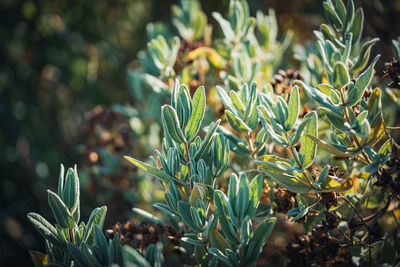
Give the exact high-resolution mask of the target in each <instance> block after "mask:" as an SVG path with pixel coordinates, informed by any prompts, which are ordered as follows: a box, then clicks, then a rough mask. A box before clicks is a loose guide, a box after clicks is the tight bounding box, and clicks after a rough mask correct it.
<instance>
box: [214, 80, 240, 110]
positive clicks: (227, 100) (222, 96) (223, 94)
mask: <svg viewBox="0 0 400 267" xmlns="http://www.w3.org/2000/svg"><path fill="white" fill-rule="evenodd" d="M216 89H217V93H218V95H219V98H220V99H221V101H222V104H224V106H225V108H227V109H228V110H229V111H231V112H233V113H235V112H237V111H236V109H235V108H234V106H233V104H232V101H231V99H230V97H229V96H228V94H227V93H226V92H225V90H224V89H223V88H222V87H220V86H218V85H217V86H216Z"/></svg>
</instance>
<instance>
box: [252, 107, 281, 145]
mask: <svg viewBox="0 0 400 267" xmlns="http://www.w3.org/2000/svg"><path fill="white" fill-rule="evenodd" d="M257 112H258V116H259V117H260V120H261V123H262V125H263V127H264V129H265V132H266V133H267V134H268V136H269V137H270V138H271V139H272V141H274V142H275V143H277V144H278V145H281V146H286V140H285V139H284V137H283V136H282V134H280V133H278V132H276V131H275V129H274V128H273V127H272V126H271V124H270V118H269V114H268V111H267V109H266V108H265V107H264V106H261V105H259V106H257Z"/></svg>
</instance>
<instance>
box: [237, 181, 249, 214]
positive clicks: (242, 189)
mask: <svg viewBox="0 0 400 267" xmlns="http://www.w3.org/2000/svg"><path fill="white" fill-rule="evenodd" d="M249 201H250V189H249V182H248V181H247V177H246V175H244V174H241V175H240V178H239V189H238V194H237V197H236V203H235V210H236V214H237V216H238V217H239V218H241V219H243V218H244V217H245V216H246V211H247V208H248V206H249Z"/></svg>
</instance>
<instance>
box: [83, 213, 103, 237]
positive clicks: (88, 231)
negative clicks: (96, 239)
mask: <svg viewBox="0 0 400 267" xmlns="http://www.w3.org/2000/svg"><path fill="white" fill-rule="evenodd" d="M106 213H107V207H106V206H102V207H100V208H95V209H94V210H93V211H92V213H91V214H90V217H89V220H88V223H87V224H86V226H85V233H84V235H83V241H84V242H89V243H92V241H91V240H92V239H93V235H92V232H93V227H94V225H98V226H99V227H100V229H102V228H103V224H104V219H105V218H106Z"/></svg>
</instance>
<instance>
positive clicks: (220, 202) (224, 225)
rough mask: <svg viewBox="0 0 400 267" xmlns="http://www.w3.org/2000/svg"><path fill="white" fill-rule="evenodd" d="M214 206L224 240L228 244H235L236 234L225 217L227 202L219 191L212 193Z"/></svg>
mask: <svg viewBox="0 0 400 267" xmlns="http://www.w3.org/2000/svg"><path fill="white" fill-rule="evenodd" d="M214 206H215V211H216V213H217V216H218V219H219V223H220V225H221V230H222V232H223V233H224V236H225V238H226V239H227V240H228V241H229V242H232V243H236V233H235V231H234V230H233V227H232V225H231V223H230V221H228V216H227V213H228V201H227V198H226V196H225V194H224V193H223V192H222V191H220V190H215V191H214Z"/></svg>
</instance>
